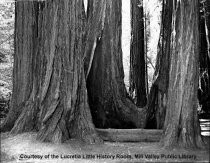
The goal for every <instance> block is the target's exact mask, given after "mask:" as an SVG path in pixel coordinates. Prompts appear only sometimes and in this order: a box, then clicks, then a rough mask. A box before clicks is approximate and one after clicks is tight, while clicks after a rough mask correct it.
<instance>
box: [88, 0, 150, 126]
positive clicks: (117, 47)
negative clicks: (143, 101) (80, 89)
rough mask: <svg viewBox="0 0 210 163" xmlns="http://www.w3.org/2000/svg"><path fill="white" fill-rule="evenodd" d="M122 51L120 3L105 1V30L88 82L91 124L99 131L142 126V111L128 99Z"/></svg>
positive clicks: (98, 41)
mask: <svg viewBox="0 0 210 163" xmlns="http://www.w3.org/2000/svg"><path fill="white" fill-rule="evenodd" d="M123 78H124V72H123V65H122V50H121V0H118V1H112V0H106V11H105V21H104V28H103V31H102V35H101V38H99V39H98V40H97V45H96V49H95V54H94V57H93V62H92V67H91V70H90V73H89V76H88V80H87V88H88V94H89V102H90V107H91V111H92V115H93V120H94V124H95V125H96V127H100V128H130V127H144V122H145V117H146V116H145V115H146V114H145V112H144V111H145V109H144V108H137V107H136V106H135V105H134V104H133V103H132V102H131V101H130V100H129V99H128V98H127V97H128V95H127V92H126V89H125V85H124V81H123Z"/></svg>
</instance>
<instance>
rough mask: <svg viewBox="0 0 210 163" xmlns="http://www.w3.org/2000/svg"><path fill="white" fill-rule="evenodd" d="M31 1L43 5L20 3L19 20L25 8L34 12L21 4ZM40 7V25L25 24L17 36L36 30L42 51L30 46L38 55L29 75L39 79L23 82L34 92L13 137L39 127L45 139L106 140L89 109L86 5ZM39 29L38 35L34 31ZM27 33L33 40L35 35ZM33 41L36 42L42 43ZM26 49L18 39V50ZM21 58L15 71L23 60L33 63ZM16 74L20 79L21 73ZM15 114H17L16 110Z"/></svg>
mask: <svg viewBox="0 0 210 163" xmlns="http://www.w3.org/2000/svg"><path fill="white" fill-rule="evenodd" d="M25 3H27V4H28V5H29V6H34V5H36V4H37V3H38V2H18V3H16V4H17V6H16V14H17V21H18V15H20V18H21V17H22V16H24V11H25V10H27V11H28V10H29V9H31V8H28V7H27V8H23V7H21V6H20V5H22V4H25ZM38 9H39V13H40V15H39V16H38V19H36V20H34V19H32V20H31V23H34V21H35V22H36V24H35V25H31V24H28V23H27V22H25V23H23V27H22V28H17V29H16V32H15V34H16V37H20V36H21V34H20V32H21V30H24V29H27V30H29V31H31V32H32V33H33V32H35V33H33V34H36V39H35V41H37V40H38V47H36V48H35V47H31V46H30V47H28V45H27V44H26V45H25V46H27V48H26V49H25V50H26V51H25V53H27V52H30V50H32V51H33V52H32V53H33V55H30V56H28V57H29V60H30V61H31V63H32V64H31V65H32V68H31V69H29V68H27V69H26V68H25V69H24V71H26V74H27V73H29V74H30V73H32V74H33V77H32V79H31V80H23V82H25V85H31V87H32V88H31V89H30V90H28V91H30V92H28V93H29V95H28V97H27V98H26V99H24V100H23V101H24V105H23V106H21V114H20V116H18V119H17V120H16V122H15V124H14V126H13V128H12V131H11V133H14V134H17V133H21V132H26V131H31V130H34V129H36V130H38V139H39V140H42V141H51V142H55V143H59V142H62V141H65V140H67V139H69V138H79V139H81V140H84V141H86V142H89V143H95V142H101V139H100V138H99V137H98V135H97V133H96V131H95V128H94V125H93V122H92V116H91V113H90V109H89V105H88V96H87V90H86V81H85V73H84V65H83V60H82V58H83V56H84V49H85V43H84V40H85V39H84V36H85V21H84V20H85V19H86V18H85V13H84V6H83V1H82V0H72V1H68V0H50V1H46V2H41V3H39V6H38V8H37V10H38ZM37 10H35V11H37ZM25 15H27V14H25ZM24 20H25V19H23V21H24ZM26 20H27V19H26ZM26 25H28V26H26ZM33 26H35V27H36V28H37V29H38V31H32V29H31V27H33ZM23 32H25V34H26V35H27V34H29V35H27V37H29V38H31V35H32V34H31V33H27V32H26V31H23ZM33 41H34V40H33ZM33 41H32V43H31V44H33V43H37V42H33ZM18 43H19V44H18ZM21 46H23V45H22V42H20V40H19V39H16V49H18V48H19V47H21ZM15 55H16V56H17V57H16V58H15V64H17V66H16V67H14V72H16V71H19V69H20V68H22V67H21V65H20V64H19V63H18V62H17V61H18V60H17V59H20V60H21V63H22V62H23V64H24V63H25V64H26V62H27V61H26V60H25V58H24V57H23V56H22V55H21V53H20V52H19V51H17V50H16V51H15ZM18 66H20V67H18ZM15 74H16V73H15ZM16 75H17V76H18V77H19V75H20V74H16ZM17 82H19V80H17ZM14 89H15V88H14ZM20 90H21V85H20ZM14 93H15V92H14ZM13 100H16V99H15V98H14V99H13ZM11 110H15V106H13V107H12V108H11ZM12 118H13V117H12Z"/></svg>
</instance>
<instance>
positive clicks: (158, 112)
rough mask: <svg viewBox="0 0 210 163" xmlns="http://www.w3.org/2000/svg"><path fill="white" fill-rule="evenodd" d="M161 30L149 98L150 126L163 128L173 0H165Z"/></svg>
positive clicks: (148, 124) (148, 122) (148, 123)
mask: <svg viewBox="0 0 210 163" xmlns="http://www.w3.org/2000/svg"><path fill="white" fill-rule="evenodd" d="M162 6H163V7H162V20H161V31H160V38H159V42H158V53H157V59H156V67H155V73H154V77H153V80H154V81H153V84H152V87H151V89H150V94H149V99H148V121H147V127H148V128H158V129H161V128H163V125H164V120H165V113H166V102H167V98H168V97H167V96H168V95H167V93H168V83H169V68H170V53H171V51H170V41H171V28H172V27H171V22H172V9H173V2H172V0H163V4H162Z"/></svg>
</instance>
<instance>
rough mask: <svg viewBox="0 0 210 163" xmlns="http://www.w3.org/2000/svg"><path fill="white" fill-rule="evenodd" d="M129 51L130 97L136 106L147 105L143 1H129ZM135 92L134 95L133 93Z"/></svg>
mask: <svg viewBox="0 0 210 163" xmlns="http://www.w3.org/2000/svg"><path fill="white" fill-rule="evenodd" d="M130 3H131V49H130V78H129V82H130V87H129V93H130V95H133V94H134V96H135V97H134V99H135V100H136V105H137V106H139V107H144V106H145V105H146V104H147V91H146V90H147V89H146V85H147V84H146V77H145V76H146V75H147V73H146V64H145V58H146V57H145V55H146V53H145V52H144V49H145V48H144V18H143V17H144V12H143V0H131V2H130ZM134 92H135V93H134Z"/></svg>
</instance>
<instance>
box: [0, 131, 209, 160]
mask: <svg viewBox="0 0 210 163" xmlns="http://www.w3.org/2000/svg"><path fill="white" fill-rule="evenodd" d="M209 140H210V139H208V141H209ZM208 150H209V149H207V150H190V149H189V150H186V149H174V150H166V149H163V148H161V147H160V145H159V143H154V142H153V143H148V142H147V143H146V142H138V143H118V142H105V143H104V144H100V145H87V144H84V143H82V142H78V141H77V140H70V141H68V142H65V143H63V144H52V143H43V142H39V141H37V140H36V133H24V134H20V135H16V136H12V135H9V134H8V133H2V134H1V162H2V163H12V162H24V163H26V162H27V163H29V162H30V163H32V162H33V163H34V162H35V163H36V162H45V163H47V162H55V163H56V162H59V163H60V162H61V163H65V162H66V163H71V162H81V163H95V162H202V163H203V162H209V151H208ZM70 156H71V157H73V156H74V157H77V158H69V157H70ZM102 156H103V157H107V158H106V159H103V158H102ZM137 156H138V157H139V158H136V157H137ZM29 157H31V158H29ZM64 157H66V158H64Z"/></svg>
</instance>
